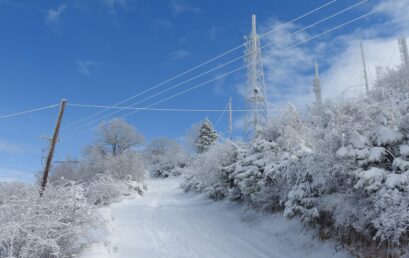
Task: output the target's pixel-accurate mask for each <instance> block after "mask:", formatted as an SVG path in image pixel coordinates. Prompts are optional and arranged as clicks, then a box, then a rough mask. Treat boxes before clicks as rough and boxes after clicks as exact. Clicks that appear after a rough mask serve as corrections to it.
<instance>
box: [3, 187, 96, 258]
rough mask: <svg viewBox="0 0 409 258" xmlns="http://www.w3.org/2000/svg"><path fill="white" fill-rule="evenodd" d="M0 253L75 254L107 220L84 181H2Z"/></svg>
mask: <svg viewBox="0 0 409 258" xmlns="http://www.w3.org/2000/svg"><path fill="white" fill-rule="evenodd" d="M0 192H1V198H2V200H1V203H0V229H1V230H0V257H16V258H19V257H21V258H31V257H73V256H74V255H75V254H78V253H79V252H80V251H81V250H82V249H83V248H84V247H86V246H87V245H89V244H90V241H91V239H90V238H89V236H90V234H89V232H90V230H91V229H93V228H94V227H95V226H96V225H99V226H101V225H102V224H103V221H102V220H101V219H100V218H99V217H98V216H97V215H96V213H95V210H94V207H93V206H90V205H89V204H88V203H87V201H86V199H85V197H84V196H83V187H82V186H81V185H75V184H66V185H64V186H59V187H54V186H51V185H50V186H49V187H47V189H46V191H45V192H44V194H43V197H41V198H40V196H39V187H36V186H28V185H21V184H16V183H1V184H0Z"/></svg>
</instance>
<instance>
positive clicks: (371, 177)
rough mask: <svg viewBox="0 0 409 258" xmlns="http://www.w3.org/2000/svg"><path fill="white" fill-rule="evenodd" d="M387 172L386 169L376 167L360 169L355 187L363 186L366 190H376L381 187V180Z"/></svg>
mask: <svg viewBox="0 0 409 258" xmlns="http://www.w3.org/2000/svg"><path fill="white" fill-rule="evenodd" d="M387 173H388V172H387V171H386V170H384V169H380V168H376V167H372V168H370V169H369V170H365V171H361V172H359V173H358V178H359V180H358V183H356V185H355V188H360V187H365V190H367V191H377V190H379V189H380V188H381V186H382V181H383V180H384V179H385V176H386V175H387Z"/></svg>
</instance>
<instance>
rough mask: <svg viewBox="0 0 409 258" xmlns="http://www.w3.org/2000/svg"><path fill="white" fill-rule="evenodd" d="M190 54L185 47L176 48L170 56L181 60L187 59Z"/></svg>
mask: <svg viewBox="0 0 409 258" xmlns="http://www.w3.org/2000/svg"><path fill="white" fill-rule="evenodd" d="M189 56H190V52H189V51H187V50H184V49H181V50H176V51H173V52H172V53H170V55H169V57H170V59H172V60H180V59H185V58H187V57H189Z"/></svg>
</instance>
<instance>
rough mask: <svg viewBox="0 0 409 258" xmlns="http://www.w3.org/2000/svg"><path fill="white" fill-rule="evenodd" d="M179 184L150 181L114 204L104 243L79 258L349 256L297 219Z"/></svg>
mask: <svg viewBox="0 0 409 258" xmlns="http://www.w3.org/2000/svg"><path fill="white" fill-rule="evenodd" d="M179 183H180V179H178V178H170V179H151V180H149V181H148V187H149V191H148V192H147V193H146V194H145V196H144V197H143V198H135V199H128V200H125V201H122V202H120V203H116V204H114V205H112V206H111V207H110V208H109V211H110V213H111V216H112V218H113V219H112V222H111V233H110V234H108V235H107V236H106V240H107V241H106V243H105V245H102V244H99V245H95V246H93V247H92V248H90V249H89V250H88V251H87V252H86V253H85V254H84V255H83V258H108V257H109V258H134V257H135V258H136V257H138V258H145V257H146V258H148V257H149V258H156V257H164V258H170V257H175V258H176V257H177V258H183V257H186V258H195V257H196V258H224V257H232V258H233V257H234V258H256V257H272V258H273V257H294V258H296V257H297V258H299V257H303V258H307V257H311V258H312V257H313V258H320V257H323V258H324V257H325V258H328V257H331V258H341V257H349V256H348V255H347V254H346V253H345V252H343V251H339V252H336V251H335V248H334V245H333V244H331V243H329V242H326V243H323V242H320V241H319V240H317V239H314V233H313V232H311V231H309V230H305V229H303V227H302V226H301V224H300V223H299V222H297V221H288V220H286V219H284V218H283V217H282V216H280V215H274V216H272V215H262V214H259V213H255V212H251V211H245V210H244V209H243V208H241V207H240V206H239V205H237V204H234V203H229V202H214V201H211V200H208V199H206V198H204V197H203V196H201V195H197V194H192V193H188V194H186V193H184V192H183V191H182V190H181V189H180V188H179Z"/></svg>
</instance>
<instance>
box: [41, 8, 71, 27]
mask: <svg viewBox="0 0 409 258" xmlns="http://www.w3.org/2000/svg"><path fill="white" fill-rule="evenodd" d="M66 8H67V5H66V4H61V5H60V6H58V7H57V8H55V9H49V10H48V11H47V15H46V22H47V23H49V24H55V23H58V22H59V21H60V18H61V14H62V13H63V12H64V10H65V9H66Z"/></svg>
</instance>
